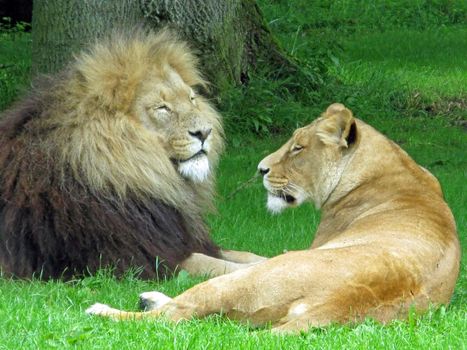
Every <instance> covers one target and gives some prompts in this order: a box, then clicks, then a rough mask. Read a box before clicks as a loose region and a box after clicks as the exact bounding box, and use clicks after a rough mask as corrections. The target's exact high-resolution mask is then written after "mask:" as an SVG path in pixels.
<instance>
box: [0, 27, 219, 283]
mask: <svg viewBox="0 0 467 350" xmlns="http://www.w3.org/2000/svg"><path fill="white" fill-rule="evenodd" d="M164 65H170V67H172V69H174V70H175V71H176V72H177V73H178V74H179V75H180V76H181V77H182V79H183V80H184V81H185V82H186V83H187V84H188V85H190V86H195V85H205V84H206V83H205V81H204V80H203V79H202V77H201V75H200V74H199V72H198V70H197V68H196V65H197V61H196V59H195V57H194V56H193V55H192V53H191V52H190V50H189V48H188V47H187V45H186V44H185V43H183V42H181V41H179V40H178V39H177V38H176V37H175V36H174V34H173V33H170V32H167V31H163V32H160V33H157V34H155V33H147V32H144V33H143V32H137V33H133V34H132V35H126V36H125V35H113V36H112V37H111V38H110V39H108V40H106V41H101V42H100V43H97V44H95V45H94V46H93V47H92V48H91V49H90V50H88V51H86V52H84V53H82V54H80V55H79V56H78V57H77V58H76V59H75V60H74V61H73V62H72V63H71V64H70V65H69V66H68V67H67V68H66V69H65V70H64V71H63V72H62V73H60V74H58V75H57V76H55V77H53V78H47V79H44V80H43V81H42V82H41V83H40V84H38V85H37V86H35V87H34V88H33V91H32V92H31V93H30V94H29V96H27V97H26V98H24V99H23V100H22V101H20V102H19V103H18V104H16V105H15V106H13V107H12V108H11V109H10V110H8V111H6V112H5V113H4V114H3V116H2V117H1V121H0V264H1V269H2V270H3V272H4V273H6V274H9V275H10V274H11V275H14V276H17V277H31V276H33V275H37V276H39V275H40V276H42V278H65V279H68V278H71V277H72V276H75V275H81V274H83V273H87V272H89V273H93V272H95V271H96V270H97V269H99V268H101V267H105V266H113V267H114V272H115V274H117V275H120V274H122V273H123V272H124V271H126V270H127V269H129V268H130V267H133V266H138V267H141V268H142V272H141V275H140V276H141V277H143V278H154V277H156V276H164V275H166V273H172V272H173V271H174V269H176V266H177V264H179V263H180V262H181V261H183V260H184V259H185V258H187V257H188V256H189V255H190V254H191V253H192V252H200V253H204V254H208V255H211V256H218V251H219V249H218V247H217V246H216V245H215V244H214V243H213V242H212V241H211V240H210V238H209V236H208V232H207V228H206V226H205V224H204V221H203V212H204V211H205V210H206V209H208V208H209V207H210V206H211V203H212V197H213V176H212V175H211V176H210V178H209V179H208V180H207V181H205V182H204V183H202V184H196V185H195V184H193V183H190V182H189V181H185V180H184V179H183V178H182V177H181V176H180V174H179V173H178V172H177V171H176V169H175V168H174V165H173V164H172V163H171V160H170V159H169V158H168V156H167V154H166V151H165V150H164V146H163V144H162V142H161V140H159V139H158V138H155V137H153V136H152V135H151V134H150V133H149V132H148V131H147V130H146V129H144V128H143V127H142V126H141V125H140V123H138V122H137V121H136V120H135V116H134V115H132V113H130V111H131V108H132V105H133V104H134V103H135V101H136V100H137V99H138V97H139V96H138V93H139V86H140V83H141V81H143V80H144V79H146V73H147V71H148V69H150V68H151V69H154V67H156V68H157V67H161V69H162V67H163V66H164ZM206 106H207V107H209V108H210V110H209V112H210V113H215V111H214V110H213V109H212V108H211V107H210V106H209V105H208V104H206ZM213 111H214V112H213ZM218 119H219V123H218V125H215V127H216V128H217V129H218V133H217V134H218V135H222V128H221V125H220V118H218ZM214 137H216V136H214ZM213 144H214V145H216V147H213V148H214V149H213V151H212V152H210V155H209V158H210V163H211V166H215V165H216V163H217V160H218V156H219V154H218V153H219V152H220V150H221V144H222V140H221V136H218V137H217V139H215V140H214V142H213Z"/></svg>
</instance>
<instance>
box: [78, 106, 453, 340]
mask: <svg viewBox="0 0 467 350" xmlns="http://www.w3.org/2000/svg"><path fill="white" fill-rule="evenodd" d="M259 171H260V172H261V173H262V174H263V175H264V186H265V187H266V189H267V191H268V207H269V209H270V210H271V211H273V212H279V211H281V210H282V209H284V208H286V207H288V206H295V205H299V204H301V203H303V202H305V201H313V202H314V203H315V205H316V206H317V207H318V208H321V209H322V220H321V224H320V226H319V229H318V232H317V233H316V238H315V240H314V242H313V245H312V247H311V249H309V250H305V251H295V252H289V253H286V254H283V255H279V256H277V257H275V258H272V259H269V260H267V261H265V262H263V263H260V264H258V265H256V266H251V267H248V268H247V269H244V270H240V271H236V272H233V273H230V274H228V275H224V276H220V277H217V278H213V279H211V280H208V281H206V282H204V283H201V284H199V285H197V286H195V287H193V288H191V289H189V290H188V291H186V292H184V293H182V294H181V295H179V296H177V297H175V298H173V299H171V298H169V297H167V296H165V295H163V294H161V293H157V292H152V293H145V294H143V295H142V297H143V299H146V302H147V303H148V304H151V306H152V307H151V308H152V311H147V312H141V313H132V312H124V311H119V310H116V309H113V308H110V307H108V306H106V305H103V304H95V305H94V306H92V307H91V308H90V309H88V310H87V312H88V313H90V314H98V315H102V316H107V317H111V318H114V319H128V318H143V317H158V316H159V315H162V314H163V315H165V316H166V317H168V318H169V319H171V320H174V321H176V320H180V319H186V318H190V317H192V316H194V315H196V316H198V317H202V316H206V315H209V314H212V313H216V312H222V313H223V314H225V315H227V316H228V317H231V318H233V319H238V320H243V321H249V322H251V323H252V324H253V325H262V324H265V323H268V322H270V323H272V326H273V330H274V331H278V332H285V331H300V330H306V329H307V328H308V327H312V326H322V325H326V324H329V323H330V322H351V321H359V320H362V319H363V318H364V317H367V316H369V317H373V318H375V319H376V320H379V321H381V322H387V321H390V320H392V319H395V318H400V317H405V316H406V315H407V313H408V310H409V308H410V307H414V308H415V310H417V311H423V310H426V309H427V308H428V306H429V305H430V304H434V305H438V304H445V303H448V302H449V299H450V297H451V295H452V292H453V289H454V285H455V282H456V277H457V274H458V271H459V255H460V248H459V242H458V238H457V234H456V228H455V223H454V220H453V217H452V215H451V212H450V210H449V208H448V206H447V205H446V203H445V202H444V200H443V195H442V193H441V189H440V186H439V183H438V181H437V180H436V179H435V177H434V176H433V175H431V174H430V173H429V172H428V171H427V170H425V169H423V168H422V167H420V166H418V165H417V164H416V163H415V162H414V161H413V160H412V159H411V158H410V157H409V156H408V155H407V154H406V153H405V152H404V151H403V150H401V149H400V148H399V147H398V146H397V145H396V144H395V143H393V142H391V141H390V140H388V139H387V138H386V137H384V136H383V135H381V134H380V133H379V132H377V131H376V130H375V129H373V128H372V127H370V126H369V125H367V124H365V123H363V122H362V121H360V120H358V119H355V118H353V116H352V113H351V111H350V110H348V109H347V108H345V107H344V106H343V105H342V104H333V105H331V106H330V107H329V108H328V109H327V111H326V112H325V113H324V115H323V116H322V117H321V118H318V119H317V120H315V121H314V122H313V123H311V124H310V125H308V126H306V127H304V128H301V129H298V130H297V131H295V133H294V135H293V137H292V138H291V139H290V140H289V141H288V142H287V143H286V144H285V145H284V146H282V147H281V148H280V149H279V150H278V151H276V152H275V153H273V154H271V155H269V156H268V157H266V158H265V159H263V160H262V161H261V163H260V164H259Z"/></svg>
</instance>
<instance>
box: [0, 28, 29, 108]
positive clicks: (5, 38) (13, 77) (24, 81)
mask: <svg viewBox="0 0 467 350" xmlns="http://www.w3.org/2000/svg"><path fill="white" fill-rule="evenodd" d="M0 29H1V26H0ZM30 67H31V35H30V34H25V33H11V32H1V30H0V111H2V110H4V109H5V108H6V107H8V106H9V105H11V103H12V102H13V100H14V99H15V98H16V97H17V95H18V93H20V92H22V91H23V90H24V89H25V88H26V86H27V85H28V84H29V81H30Z"/></svg>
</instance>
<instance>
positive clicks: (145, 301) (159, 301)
mask: <svg viewBox="0 0 467 350" xmlns="http://www.w3.org/2000/svg"><path fill="white" fill-rule="evenodd" d="M171 300H172V298H169V297H168V296H167V295H165V294H163V293H160V292H145V293H141V294H140V295H139V307H140V308H141V309H142V310H145V311H151V310H155V309H157V308H160V307H161V306H163V305H165V304H167V303H168V302H169V301H171Z"/></svg>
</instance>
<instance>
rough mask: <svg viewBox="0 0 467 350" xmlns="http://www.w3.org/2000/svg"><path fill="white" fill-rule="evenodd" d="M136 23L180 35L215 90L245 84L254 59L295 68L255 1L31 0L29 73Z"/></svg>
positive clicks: (54, 65)
mask: <svg viewBox="0 0 467 350" xmlns="http://www.w3.org/2000/svg"><path fill="white" fill-rule="evenodd" d="M141 24H144V25H147V26H149V27H151V28H155V29H157V28H160V27H162V26H171V27H174V28H176V29H177V30H178V31H179V32H180V33H182V34H183V35H184V36H185V39H186V40H187V41H189V42H190V43H192V46H193V47H194V49H195V50H196V51H197V52H198V55H199V57H200V59H201V67H200V68H201V70H202V71H203V72H204V73H205V75H206V76H207V78H208V79H209V80H210V81H211V83H213V86H214V90H219V89H222V88H224V87H225V86H226V85H227V84H235V85H238V84H241V83H245V82H246V81H248V77H249V74H250V72H251V71H252V70H253V69H255V67H256V66H257V64H258V63H259V62H262V64H267V65H269V66H272V67H281V68H284V66H285V67H290V68H292V69H293V70H295V69H294V65H293V64H292V63H291V62H290V61H289V60H288V59H287V58H286V57H285V56H284V55H283V54H282V52H281V51H280V49H279V47H278V46H277V44H276V43H275V41H274V39H273V37H272V35H271V33H270V31H269V29H268V27H267V25H266V23H265V22H264V20H263V17H262V14H261V11H260V9H259V8H258V6H257V4H256V2H255V1H254V0H226V1H219V0H204V1H198V0H139V1H135V0H112V1H111V0H88V1H68V0H36V1H34V8H33V23H32V27H33V71H34V72H36V73H37V72H42V73H51V72H55V71H57V70H59V69H60V68H61V67H62V66H63V65H64V64H65V63H66V62H67V61H68V60H69V59H70V57H71V55H72V53H74V52H77V51H79V50H80V49H81V48H82V47H83V46H85V45H86V44H87V43H88V42H90V41H92V40H93V39H95V38H98V37H100V36H102V35H105V34H106V33H108V32H109V31H111V30H112V29H115V28H117V29H119V30H124V29H125V28H132V27H134V26H137V25H141Z"/></svg>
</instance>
